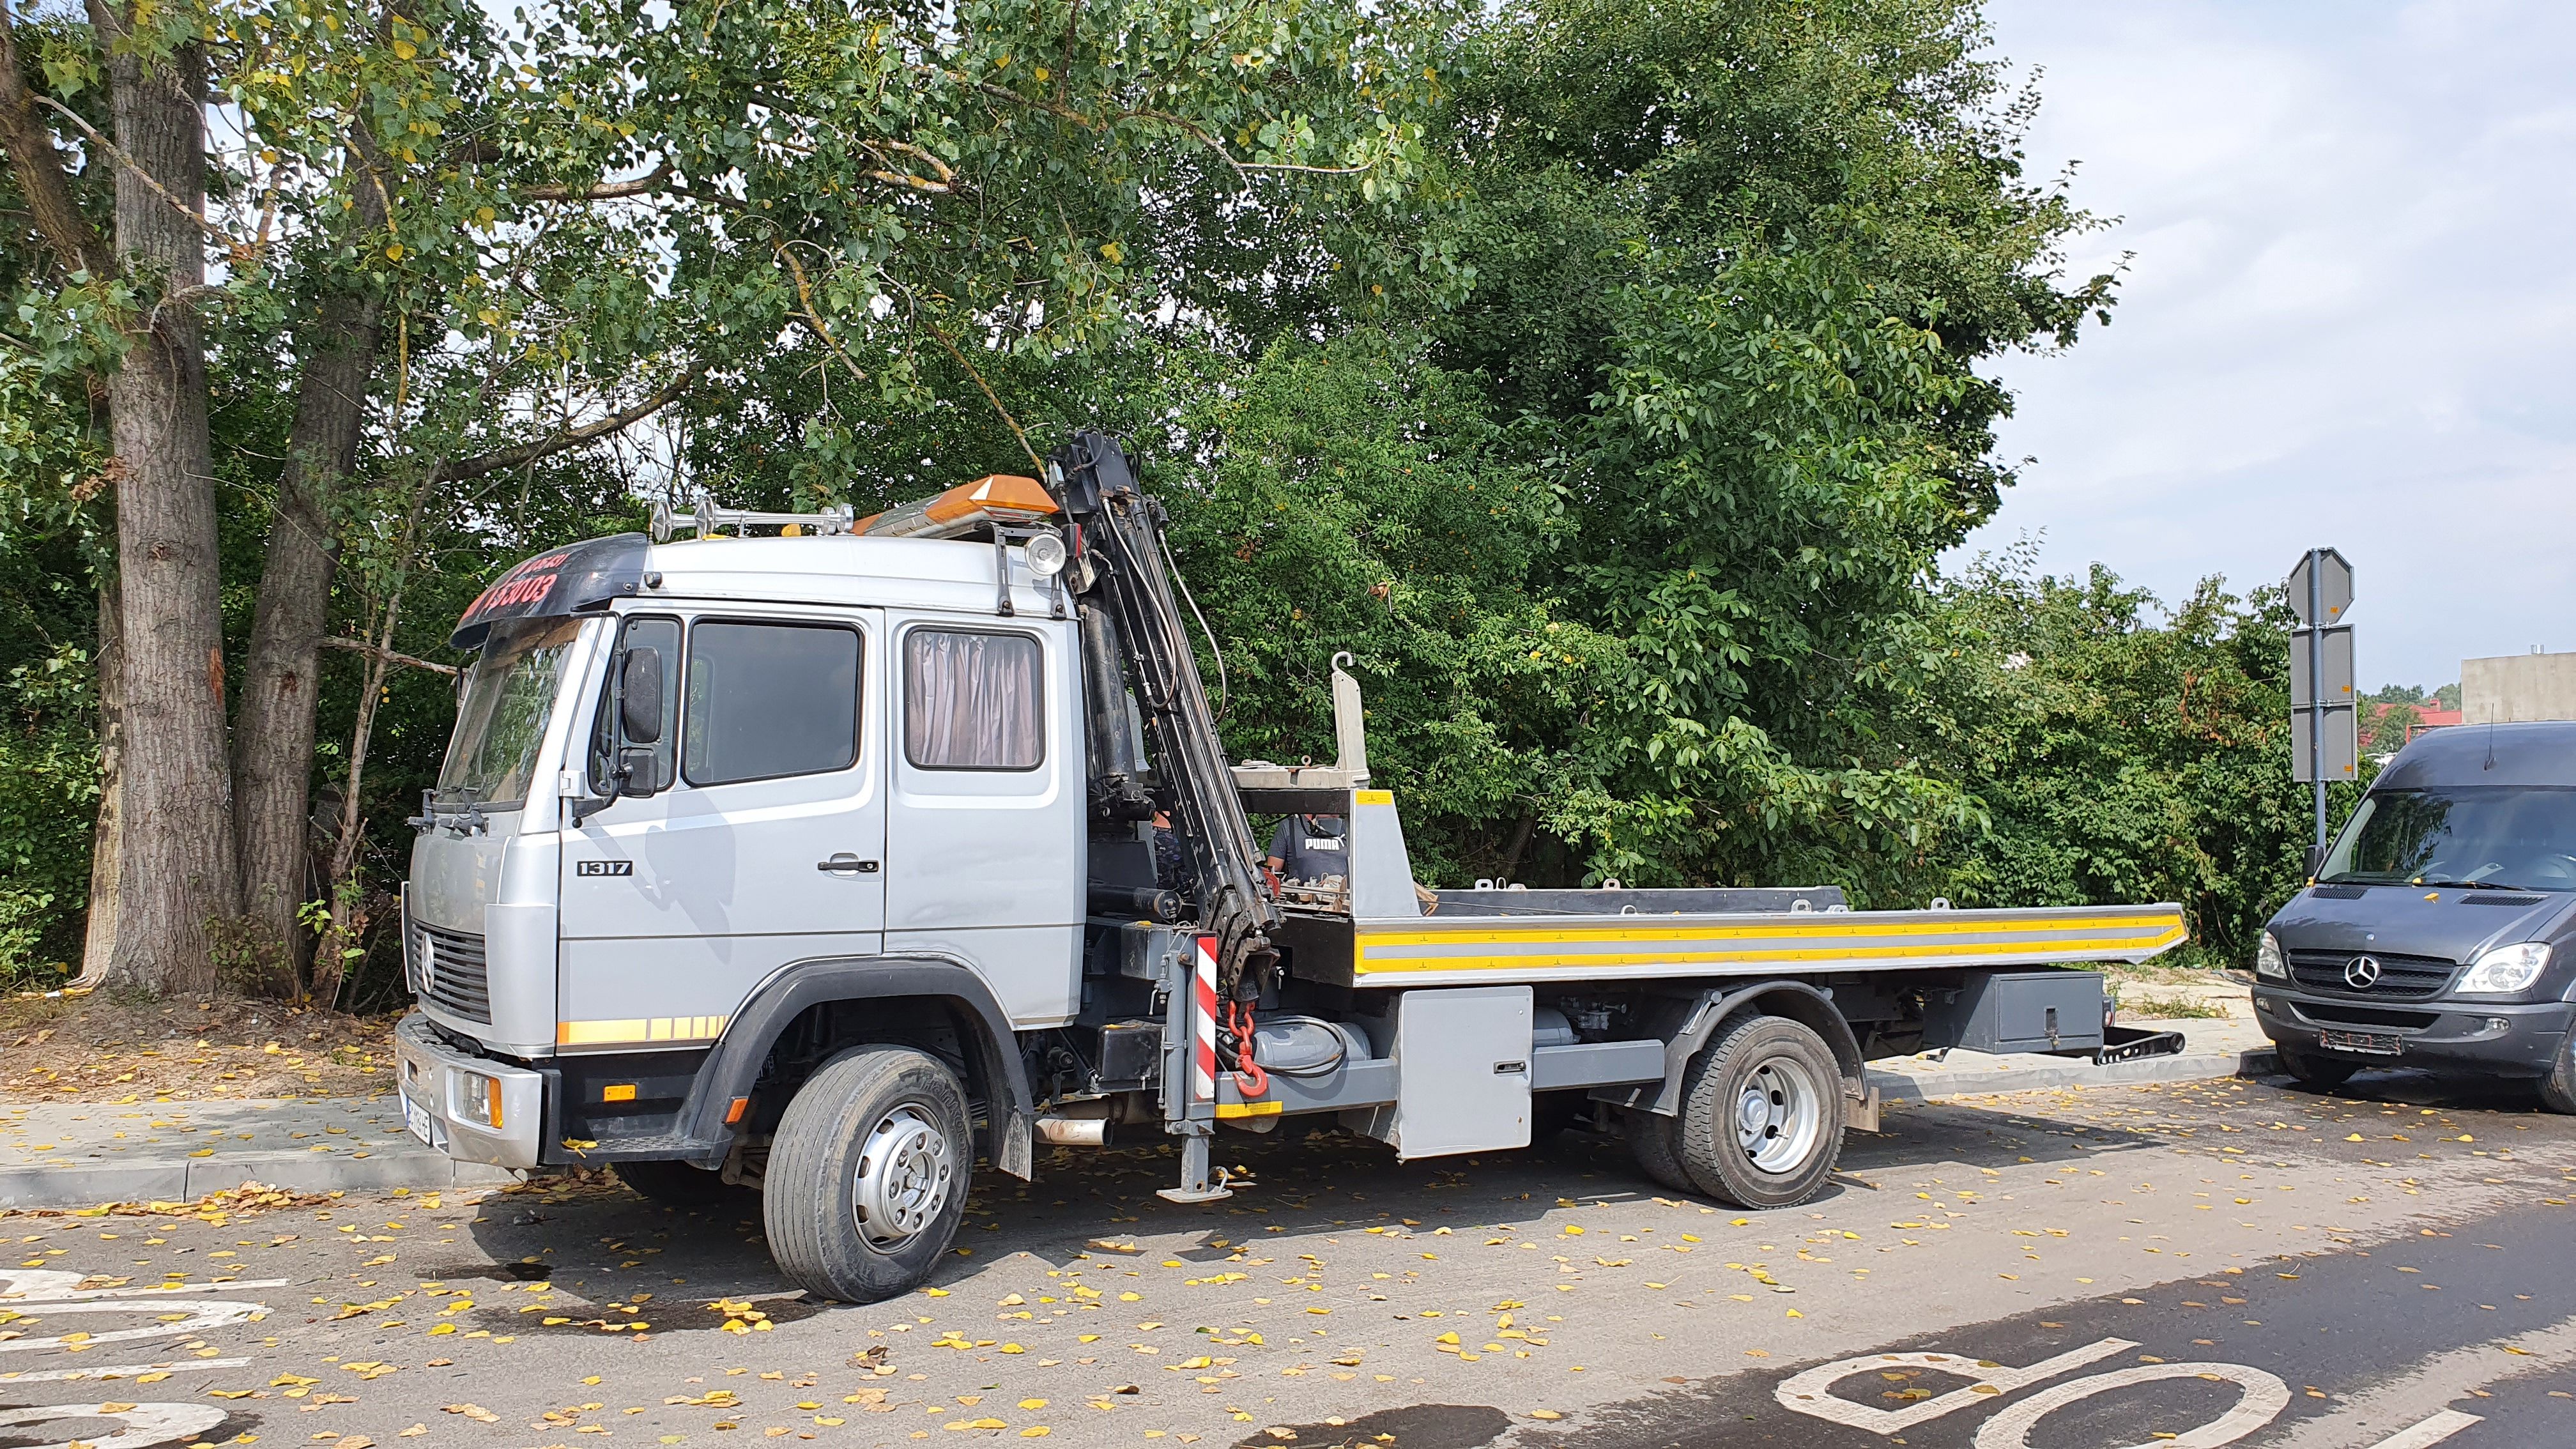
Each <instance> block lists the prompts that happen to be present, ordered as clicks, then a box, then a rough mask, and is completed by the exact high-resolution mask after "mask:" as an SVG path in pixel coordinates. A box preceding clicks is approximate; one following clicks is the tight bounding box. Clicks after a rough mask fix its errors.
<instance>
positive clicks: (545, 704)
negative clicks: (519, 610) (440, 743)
mask: <svg viewBox="0 0 2576 1449" xmlns="http://www.w3.org/2000/svg"><path fill="white" fill-rule="evenodd" d="M582 623H583V621H582V620H580V619H546V620H539V621H533V622H530V623H527V624H523V625H520V626H518V627H517V628H514V629H506V630H504V629H496V630H494V631H493V633H492V637H491V639H490V640H489V641H488V642H487V643H485V644H484V646H483V657H482V658H481V659H479V660H477V661H475V664H474V667H473V668H471V669H469V670H467V671H466V675H465V699H464V702H463V703H461V704H459V705H458V706H457V709H456V733H455V734H454V735H453V736H452V737H450V738H449V740H448V742H447V763H446V765H445V766H444V767H442V768H441V769H440V770H439V772H438V794H439V798H440V799H441V800H442V801H453V802H454V803H457V804H464V803H467V802H469V801H470V802H472V803H474V804H477V805H483V806H488V807H500V808H504V809H506V808H509V807H511V806H515V805H520V804H524V803H525V802H526V800H527V798H528V781H529V780H530V779H531V778H532V777H534V776H535V774H536V771H537V745H538V743H539V742H540V741H542V740H543V739H544V738H545V733H546V715H547V712H548V711H549V710H551V709H552V708H553V707H554V702H555V685H556V683H557V682H558V680H559V679H560V678H561V676H562V673H563V662H564V656H565V654H566V653H568V652H569V651H570V650H571V648H572V643H573V640H575V639H576V638H579V637H580V635H581V626H582Z"/></svg>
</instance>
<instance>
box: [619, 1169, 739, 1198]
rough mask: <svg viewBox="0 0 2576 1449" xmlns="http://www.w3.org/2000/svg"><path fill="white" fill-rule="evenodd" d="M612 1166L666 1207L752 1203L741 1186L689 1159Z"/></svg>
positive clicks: (642, 1194) (640, 1191)
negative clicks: (696, 1164)
mask: <svg viewBox="0 0 2576 1449" xmlns="http://www.w3.org/2000/svg"><path fill="white" fill-rule="evenodd" d="M608 1170H609V1171H611V1172H613V1173H616V1174H617V1180H618V1181H619V1182H622V1183H624V1184H626V1185H627V1186H628V1187H629V1188H631V1189H633V1190H634V1192H635V1195H636V1196H638V1197H641V1198H646V1199H649V1200H651V1201H653V1202H658V1203H660V1204H662V1205H663V1206H665V1207H679V1208H701V1207H714V1206H717V1205H719V1204H722V1203H729V1202H740V1203H742V1204H743V1205H745V1206H749V1205H750V1201H751V1198H750V1195H749V1194H748V1193H746V1192H744V1191H743V1190H742V1189H741V1188H739V1187H736V1186H734V1185H733V1184H732V1183H729V1182H727V1181H725V1180H724V1179H723V1178H721V1177H718V1176H716V1175H715V1174H714V1173H712V1172H709V1171H707V1170H706V1169H705V1168H703V1167H692V1166H690V1165H689V1164H688V1163H685V1162H613V1163H610V1164H609V1167H608Z"/></svg>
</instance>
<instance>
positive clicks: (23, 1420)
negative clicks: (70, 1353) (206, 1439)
mask: <svg viewBox="0 0 2576 1449" xmlns="http://www.w3.org/2000/svg"><path fill="white" fill-rule="evenodd" d="M225 1413H226V1411H225V1410H223V1409H218V1408H214V1407H212V1406H210V1405H207V1404H118V1405H115V1406H113V1407H111V1406H109V1405H107V1404H40V1405H38V1406H36V1407H35V1408H32V1409H0V1428H7V1427H9V1426H10V1425H25V1424H50V1423H54V1422H57V1421H59V1420H63V1419H115V1420H118V1421H120V1422H119V1423H118V1426H117V1429H116V1432H114V1433H112V1434H109V1435H106V1436H105V1437H103V1438H97V1439H58V1440H56V1441H54V1442H53V1443H51V1444H39V1445H35V1446H33V1449H76V1446H89V1449H149V1446H151V1445H154V1444H170V1443H175V1442H177V1441H178V1440H181V1439H186V1438H190V1437H192V1436H194V1435H197V1434H202V1433H204V1432H206V1431H207V1430H208V1429H211V1428H213V1427H215V1426H216V1425H217V1424H220V1423H222V1422H223V1421H224V1415H225Z"/></svg>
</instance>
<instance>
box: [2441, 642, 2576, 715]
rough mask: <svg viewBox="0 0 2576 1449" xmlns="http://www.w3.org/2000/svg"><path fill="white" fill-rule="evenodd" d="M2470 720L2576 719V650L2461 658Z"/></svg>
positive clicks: (2463, 708)
mask: <svg viewBox="0 0 2576 1449" xmlns="http://www.w3.org/2000/svg"><path fill="white" fill-rule="evenodd" d="M2460 718H2461V720H2462V722H2463V723H2466V724H2512V723H2515V722H2518V721H2522V720H2535V719H2576V654H2507V655H2504V656H2502V657H2500V658H2496V659H2463V660H2461V661H2460Z"/></svg>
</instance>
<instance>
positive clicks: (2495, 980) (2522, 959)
mask: <svg viewBox="0 0 2576 1449" xmlns="http://www.w3.org/2000/svg"><path fill="white" fill-rule="evenodd" d="M2548 966H2549V946H2548V943H2546V942H2543V941H2525V942H2523V943H2522V944H2521V945H2519V946H2498V947H2496V948H2495V949H2494V950H2492V951H2489V952H2487V953H2486V954H2485V955H2483V956H2480V957H2479V958H2478V960H2477V964H2476V965H2474V966H2471V967H2470V968H2469V974H2468V975H2466V976H2463V977H2461V978H2460V984H2459V985H2458V986H2455V987H2453V988H2452V990H2454V991H2464V992H2465V991H2477V992H2490V991H2492V992H2503V991H2520V990H2522V989H2523V988H2524V987H2526V986H2529V985H2530V984H2531V983H2533V982H2534V981H2537V980H2539V979H2540V973H2541V972H2542V971H2544V970H2546V969H2548Z"/></svg>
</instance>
